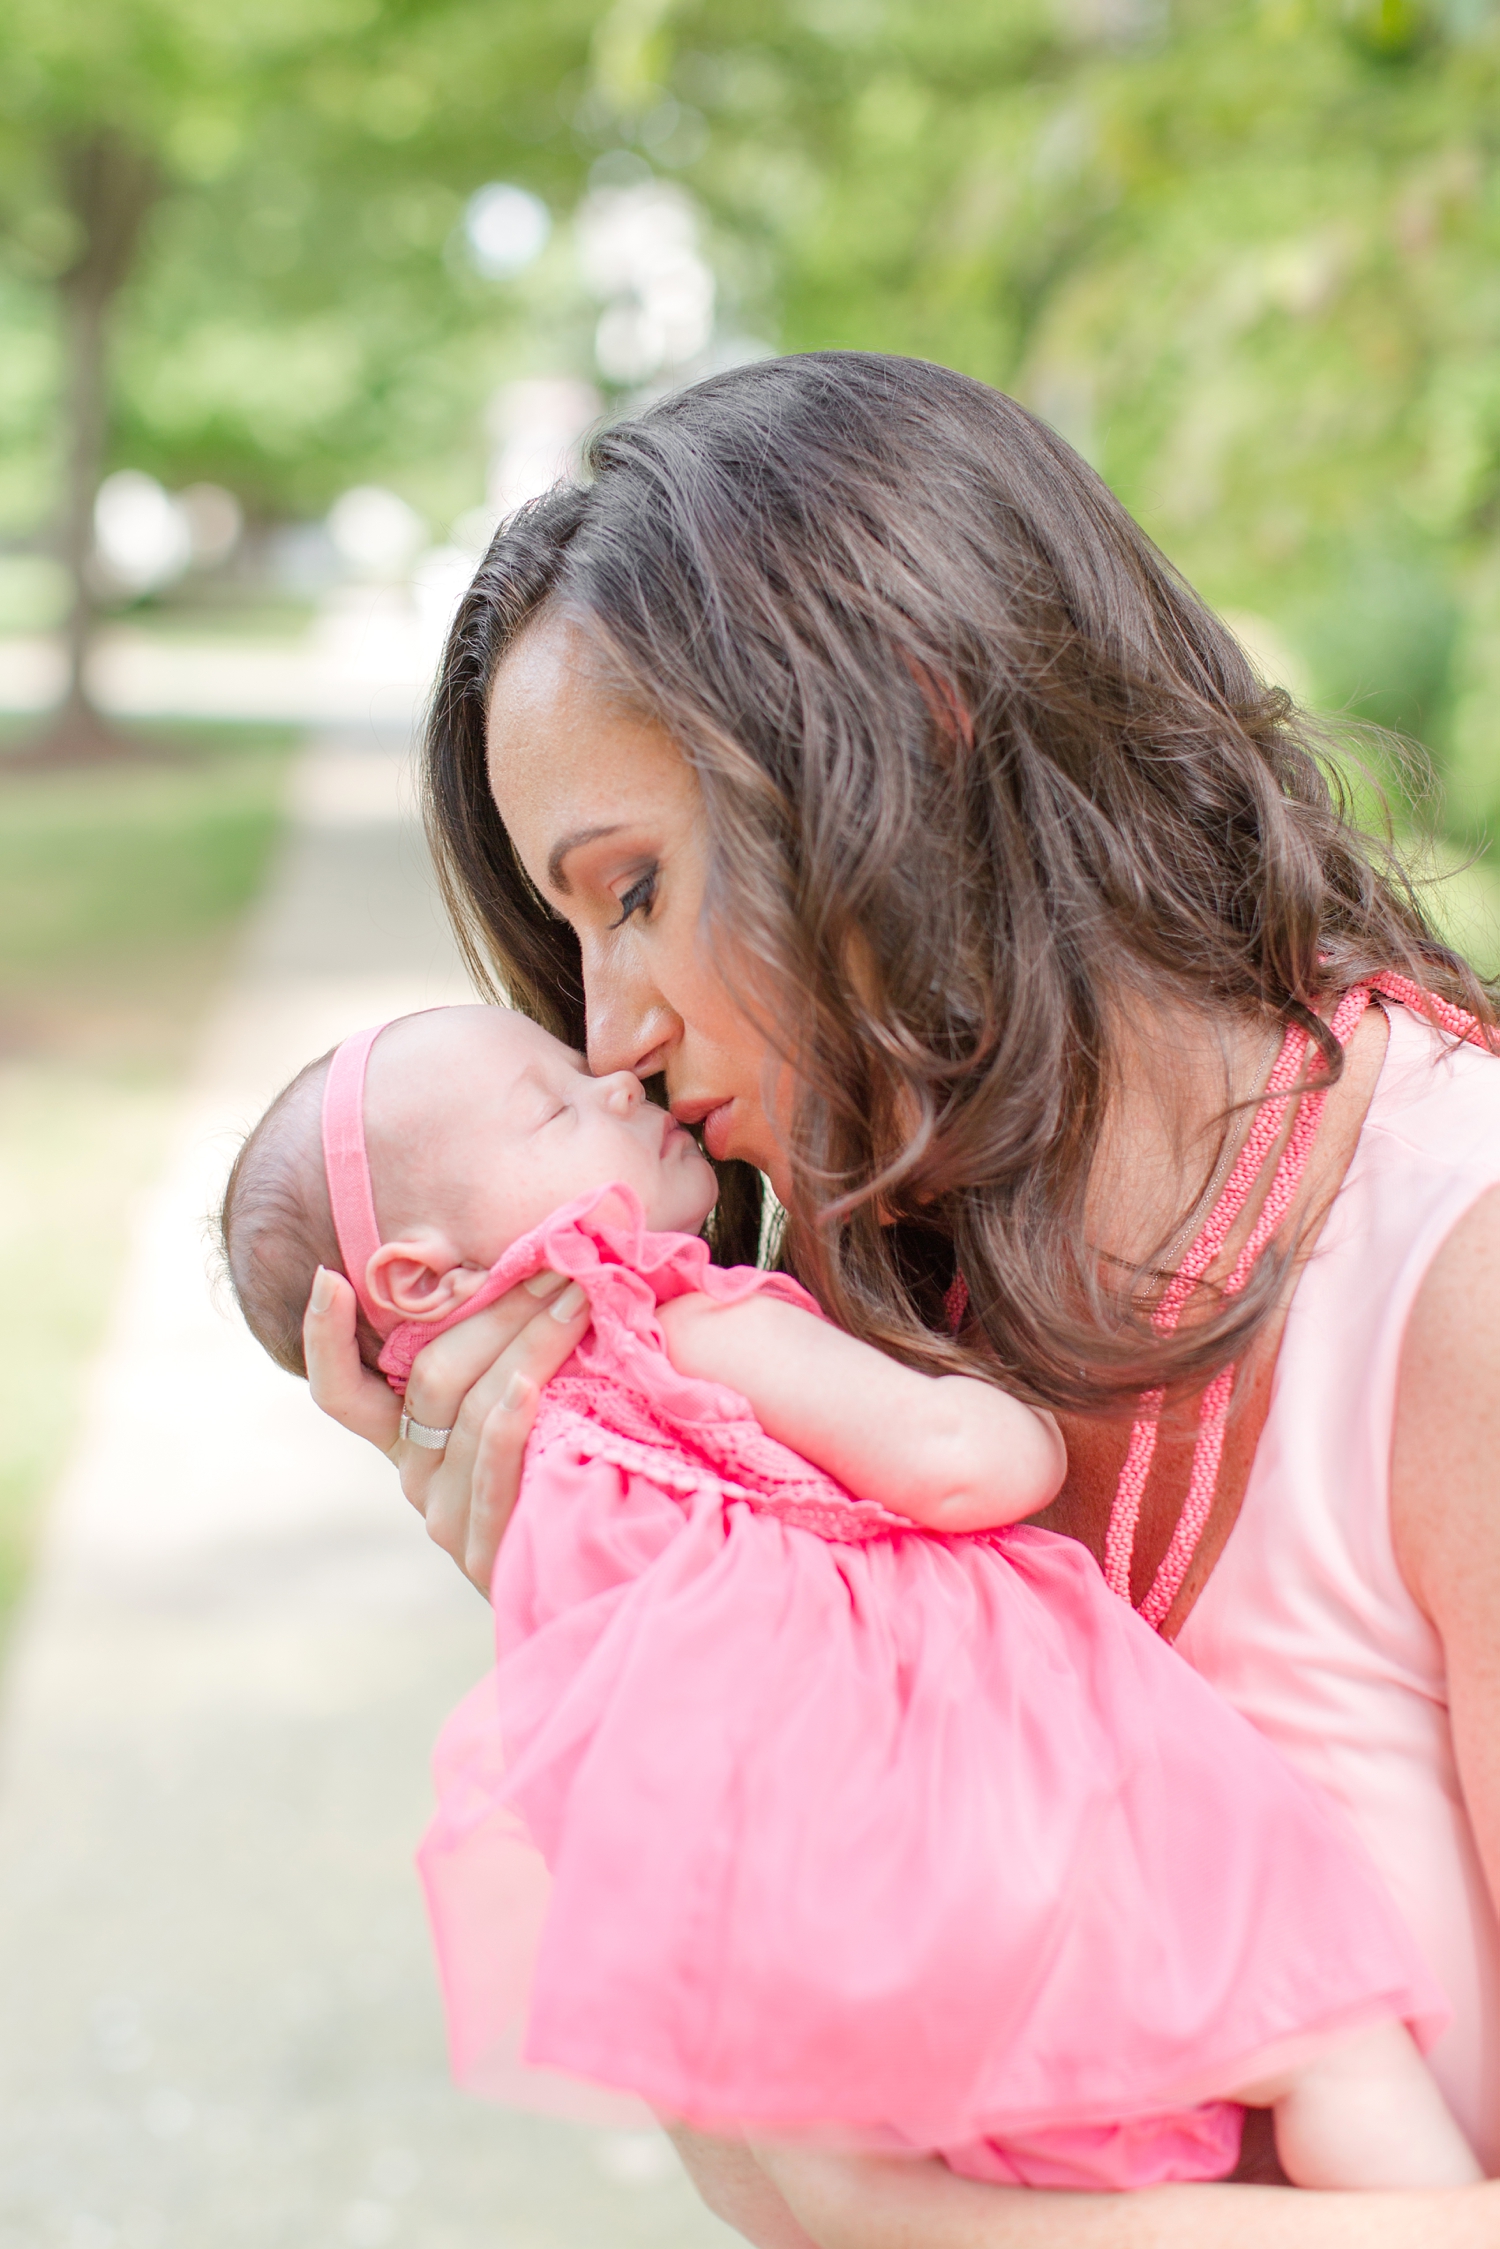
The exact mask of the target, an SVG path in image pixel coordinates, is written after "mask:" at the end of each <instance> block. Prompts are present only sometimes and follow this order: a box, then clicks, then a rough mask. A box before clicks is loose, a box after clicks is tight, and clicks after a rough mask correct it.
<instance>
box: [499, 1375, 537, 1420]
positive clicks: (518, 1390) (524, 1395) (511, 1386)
mask: <svg viewBox="0 0 1500 2249" xmlns="http://www.w3.org/2000/svg"><path fill="white" fill-rule="evenodd" d="M531 1392H532V1384H531V1383H529V1382H528V1381H527V1379H526V1377H525V1375H524V1374H513V1375H512V1376H511V1378H510V1380H509V1382H507V1384H506V1385H505V1395H504V1397H503V1398H502V1399H501V1400H500V1403H501V1405H502V1406H504V1408H505V1410H506V1412H507V1413H519V1412H520V1410H521V1408H522V1406H524V1405H525V1404H526V1402H527V1400H528V1399H529V1398H530V1396H531Z"/></svg>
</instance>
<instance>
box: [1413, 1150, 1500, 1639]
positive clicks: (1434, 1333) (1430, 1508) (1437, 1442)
mask: <svg viewBox="0 0 1500 2249" xmlns="http://www.w3.org/2000/svg"><path fill="white" fill-rule="evenodd" d="M1391 1520H1392V1529H1393V1532H1394V1535H1395V1540H1396V1551H1397V1556H1398V1559H1399V1560H1400V1563H1401V1567H1402V1571H1403V1573H1404V1575H1405V1576H1406V1579H1407V1582H1408V1584H1409V1585H1410V1587H1411V1591H1412V1593H1413V1595H1414V1597H1415V1598H1416V1600H1417V1601H1418V1602H1419V1603H1420V1604H1421V1606H1422V1607H1423V1608H1424V1609H1425V1610H1426V1612H1427V1614H1428V1615H1429V1616H1430V1617H1431V1618H1432V1619H1433V1621H1434V1623H1436V1624H1437V1625H1438V1626H1439V1629H1440V1630H1441V1629H1445V1625H1444V1618H1445V1616H1446V1615H1447V1614H1448V1613H1449V1612H1451V1611H1452V1610H1453V1608H1454V1605H1455V1603H1460V1602H1462V1603H1466V1602H1467V1601H1468V1600H1470V1599H1472V1597H1473V1593H1474V1590H1475V1588H1474V1586H1473V1583H1472V1580H1473V1579H1474V1575H1475V1572H1476V1570H1480V1571H1483V1570H1484V1569H1485V1568H1486V1565H1487V1562H1488V1559H1489V1557H1490V1553H1491V1549H1493V1563H1494V1568H1495V1571H1496V1580H1495V1591H1496V1594H1497V1596H1500V1187H1492V1188H1491V1189H1489V1191H1488V1192H1487V1193H1484V1194H1481V1195H1480V1196H1479V1197H1478V1199H1477V1200H1476V1201H1475V1202H1473V1203H1472V1204H1471V1205H1470V1206H1469V1208H1468V1210H1467V1211H1466V1212H1465V1213H1464V1215H1463V1217H1462V1218H1461V1219H1460V1220H1459V1221H1458V1223H1457V1224H1456V1225H1455V1226H1454V1227H1453V1229H1452V1231H1451V1232H1450V1233H1449V1235H1448V1237H1447V1239H1446V1240H1445V1241H1444V1243H1443V1245H1442V1247H1441V1248H1440V1249H1439V1251H1438V1253H1437V1255H1436V1257H1434V1259H1433V1261H1432V1263H1431V1265H1430V1266H1429V1267H1428V1269H1427V1273H1426V1275H1425V1277H1424V1279H1423V1282H1422V1286H1421V1288H1420V1289H1419V1290H1418V1292H1417V1297H1416V1301H1415V1303H1414V1304H1413V1306H1412V1310H1411V1316H1410V1318H1409V1320H1408V1322H1407V1327H1406V1336H1405V1341H1404V1343H1403V1346H1402V1352H1401V1370H1400V1377H1399V1381H1398V1385H1397V1391H1396V1420H1395V1430H1394V1435H1393V1441H1392V1458H1391ZM1497 1618H1500V1610H1493V1611H1491V1612H1490V1617H1489V1621H1490V1626H1491V1629H1492V1630H1493V1629H1494V1626H1495V1623H1496V1620H1497Z"/></svg>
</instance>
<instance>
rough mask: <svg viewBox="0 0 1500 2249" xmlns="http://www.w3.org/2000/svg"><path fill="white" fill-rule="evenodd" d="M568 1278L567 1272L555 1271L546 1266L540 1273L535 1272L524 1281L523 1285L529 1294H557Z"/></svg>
mask: <svg viewBox="0 0 1500 2249" xmlns="http://www.w3.org/2000/svg"><path fill="white" fill-rule="evenodd" d="M566 1278H567V1275H566V1274H564V1273H554V1272H553V1271H552V1268H551V1267H550V1266H544V1267H543V1268H542V1270H541V1272H540V1273H533V1274H532V1276H531V1279H530V1280H529V1281H523V1282H522V1283H521V1286H522V1288H523V1289H525V1291H526V1293H527V1295H528V1296H555V1295H556V1294H557V1291H558V1290H559V1289H560V1288H561V1287H562V1285H563V1282H564V1280H565V1279H566Z"/></svg>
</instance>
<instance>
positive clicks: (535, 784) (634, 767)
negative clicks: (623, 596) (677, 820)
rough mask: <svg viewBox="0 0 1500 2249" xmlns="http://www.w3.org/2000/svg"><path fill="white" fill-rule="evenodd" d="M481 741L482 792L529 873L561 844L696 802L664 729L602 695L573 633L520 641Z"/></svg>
mask: <svg viewBox="0 0 1500 2249" xmlns="http://www.w3.org/2000/svg"><path fill="white" fill-rule="evenodd" d="M487 732H488V750H489V775H490V787H491V790H492V792H493V794H494V798H495V802H496V804H497V806H498V807H499V810H500V815H501V818H502V819H503V820H504V822H505V825H506V827H507V828H508V829H510V831H511V833H512V835H513V836H514V838H515V841H516V843H517V845H518V847H519V848H520V850H521V852H522V854H523V856H524V857H525V858H526V860H527V863H528V866H529V865H530V863H531V861H532V859H533V858H536V859H537V860H538V862H539V864H540V865H542V866H545V864H546V861H547V860H548V858H549V857H550V856H551V854H552V852H553V851H554V850H555V848H556V846H557V844H558V842H559V840H560V839H561V838H563V837H564V836H566V835H569V834H572V833H575V832H579V831H582V830H586V829H597V828H606V827H611V826H624V825H626V824H632V823H636V822H639V821H641V820H642V819H647V818H650V817H653V816H659V815H661V814H663V813H675V812H677V811H678V810H680V808H681V807H682V805H683V804H684V803H685V802H687V801H690V800H691V799H692V798H693V797H694V796H695V795H696V783H695V782H694V779H693V775H692V771H691V768H690V767H689V766H688V764H687V761H686V759H685V758H684V757H683V755H682V753H681V751H680V750H679V749H678V747H677V745H676V743H675V742H674V741H673V740H672V737H671V736H670V735H669V734H668V733H667V731H666V729H665V728H664V727H662V726H659V725H658V724H657V723H656V722H655V721H654V720H652V719H649V718H645V717H643V716H642V715H641V714H640V713H639V712H636V711H632V710H629V709H627V708H626V707H625V706H624V705H623V704H622V703H621V702H620V700H619V699H618V698H617V697H616V696H613V695H610V694H607V693H606V692H605V691H604V690H603V689H602V688H601V686H600V684H599V680H598V676H597V669H596V666H595V665H594V664H593V662H592V661H591V660H590V657H589V655H588V652H587V650H586V648H585V647H584V646H583V645H582V636H581V635H580V633H579V631H578V628H577V627H576V626H570V625H567V624H564V623H561V622H558V623H552V622H546V623H542V624H538V625H536V626H534V627H532V629H531V630H530V631H529V632H527V633H524V634H523V635H522V636H521V638H520V640H519V641H518V642H517V643H516V645H515V647H514V648H512V649H511V650H510V652H509V653H508V654H507V656H506V657H505V660H504V662H503V663H502V664H501V665H500V667H499V669H498V670H497V672H496V674H495V683H494V687H493V688H492V690H491V694H490V706H489V724H488V730H487ZM533 872H535V869H533Z"/></svg>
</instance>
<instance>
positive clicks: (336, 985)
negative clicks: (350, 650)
mask: <svg viewBox="0 0 1500 2249" xmlns="http://www.w3.org/2000/svg"><path fill="white" fill-rule="evenodd" d="M400 767H401V760H400V759H399V758H398V757H396V756H395V755H393V754H392V753H391V752H390V751H389V750H385V751H382V750H380V749H379V748H377V747H375V746H373V745H372V744H371V743H370V742H369V741H368V740H366V739H363V738H346V739H344V740H342V741H337V740H324V741H322V742H320V743H318V744H316V745H315V746H314V748H313V750H312V751H311V752H310V753H309V756H308V758H307V759H306V760H305V761H304V763H303V765H302V767H301V768H300V770H299V771H298V773H297V775H296V777H295V781H294V791H295V805H296V815H295V818H294V821H293V824H292V827H291V829H290V832H289V835H288V839H287V843H286V847H285V849H284V852H283V855H282V859H281V863H280V866H279V869H278V872H277V874H276V877H275V880H274V882H273V884H272V886H271V889H270V891H269V893H268V895H267V897H266V899H265V901H264V904H263V907H262V909H261V911H260V913H259V915H258V917H257V919H256V922H255V925H254V927H253V928H252V930H251V931H250V933H249V936H248V940H247V944H246V948H245V953H244V957H243V962H242V966H241V970H240V973H239V975H238V977H237V978H236V980H235V982H234V985H233V988H232V989H231V990H230V992H229V993H228V994H227V996H226V999H225V1003H224V1005H223V1007H222V1009H221V1011H220V1013H219V1015H218V1017H217V1019H216V1021H215V1022H214V1024H213V1026H212V1028H211V1031H210V1034H209V1036H208V1039H207V1042H206V1046H205V1049H204V1053H203V1056H202V1060H201V1066H200V1068H199V1070H198V1072H197V1074H196V1077H195V1079H194V1082H193V1084H192V1086H191V1087H190V1089H189V1091H188V1093H187V1095H186V1096H185V1099H184V1105H183V1115H182V1119H181V1126H180V1130H179V1132H178V1135H177V1139H176V1145H175V1151H174V1154H173V1157H172V1160H171V1162H170V1165H169V1167H168V1170H167V1173H166V1175H165V1177H164V1178H163V1180H162V1181H161V1183H160V1186H159V1188H158V1189H157V1191H156V1192H155V1193H154V1194H153V1195H152V1196H151V1198H150V1199H149V1201H148V1203H147V1204H146V1206H145V1207H144V1208H143V1209H142V1211H141V1212H140V1215H139V1224H138V1228H137V1234H136V1243H135V1249H134V1253H133V1256H132V1261H131V1266H130V1271H129V1275H128V1278H127V1280H126V1282H125V1285H124V1288H123V1291H122V1294H121V1297H120V1301H119V1303H118V1306H117V1308H116V1312H115V1316H114V1320H113V1325H112V1329H111V1335H110V1340H109V1342H108V1344H107V1347H106V1349H105V1351H104V1353H103V1355H102V1358H101V1361H100V1364H99V1366H98V1368H97V1370H96V1377H95V1380H94V1383H93V1387H92V1395H91V1400H90V1405H89V1409H88V1412H87V1415H86V1417H85V1424H84V1426H83V1428H82V1429H81V1430H80V1432H79V1435H78V1441H77V1446H76V1449H75V1452H74V1456H73V1459H72V1462H71V1465H70V1467H69V1469H68V1471H67V1474H66V1476H65V1478H64V1482H63V1486H62V1489H61V1491H60V1494H59V1497H58V1502H57V1506H56V1508H55V1511H54V1514H53V1518H52V1521H51V1525H50V1531H49V1536H48V1539H47V1542H46V1546H45V1551H44V1557H43V1561H42V1565H41V1568H40V1571H39V1574H38V1579H37V1582H36V1586H35V1590H34V1593H33V1596H32V1598H31V1601H30V1604H29V1607H28V1610H27V1613H26V1615H25V1617H24V1620H23V1622H22V1625H21V1628H20V1631H19V1634H18V1640H17V1645H16V1648H15V1652H14V1656H13V1660H12V1662H11V1666H10V1671H9V1675H8V1680H7V1690H6V1698H5V1706H4V1719H3V1733H0V2249H383V2245H385V2244H391V2245H392V2249H403V2245H405V2244H411V2245H412V2249H635V2245H640V2249H646V2245H647V2244H649V2245H650V2249H712V2245H714V2244H718V2245H720V2249H724V2245H727V2244H729V2243H730V2242H731V2241H732V2240H733V2239H734V2238H735V2237H733V2236H731V2235H730V2234H729V2233H728V2232H727V2231H726V2230H725V2229H724V2228H722V2227H720V2226H719V2225H718V2224H717V2223H716V2222H715V2221H714V2220H712V2219H711V2218H710V2217H708V2215H707V2214H706V2213H705V2212H703V2211H702V2210H701V2209H700V2207H699V2205H698V2204H697V2202H696V2199H695V2198H694V2196H693V2194H692V2192H691V2189H690V2188H689V2187H688V2186H687V2183H686V2181H685V2180H684V2179H683V2178H682V2176H681V2173H680V2172H679V2170H678V2169H677V2166H676V2161H675V2158H674V2157H673V2156H672V2154H671V2151H670V2149H669V2148H668V2147H667V2144H666V2142H665V2141H664V2140H662V2139H661V2138H660V2137H659V2136H658V2135H656V2134H654V2133H646V2132H632V2133H601V2132H587V2131H582V2130H577V2129H573V2128H570V2127H566V2126H561V2125H556V2124H546V2123H542V2122H539V2121H535V2120H531V2119H526V2118H521V2117H516V2116H512V2115H509V2114H506V2113H503V2112H501V2111H498V2110H492V2109H487V2108H484V2107H482V2106H480V2105H479V2104H477V2103H474V2102H471V2101H468V2100H466V2099H465V2098H463V2097H462V2096H460V2095H458V2094H457V2093H455V2092H454V2091H453V2090H452V2089H451V2088H450V2086H449V2084H448V2081H447V2075H446V2068H445V2062H444V2056H443V2044H442V2025H441V2019H440V2013H439V2008H438V2003H437V1998H436V1992H435V1985H434V1978H433V1973H432V1968H431V1964H430V1959H429V1953H428V1942H427V1934H426V1928H425V1923H424V1919H423V1914H422V1907H421V1901H420V1896H419V1892H418V1887H417V1882H416V1877H415V1874H414V1872H413V1869H412V1864H411V1860H412V1851H413V1848H414V1846H415V1843H416V1840H417V1837H418V1835H419V1833H420V1831H421V1828H422V1826H423V1823H424V1821H425V1818H426V1815H427V1808H428V1802H429V1792H428V1780H427V1758H428V1752H429V1749H430V1746H431V1742H432V1738H433V1735H434V1734H435V1732H436V1730H437V1726H438V1724H439V1722H440V1720H441V1718H442V1716H443V1714H444V1712H445V1711H446V1710H447V1709H448V1708H449V1706H450V1705H451V1704H452V1703H453V1702H454V1701H455V1700H456V1699H457V1698H458V1696H459V1695H460V1694H461V1693H462V1692H463V1691H464V1689H465V1688H466V1687H467V1686H468V1685H469V1684H470V1682H471V1681H472V1680H473V1679H474V1678H475V1677H476V1676H477V1675H478V1674H479V1672H480V1671H481V1669H482V1668H483V1666H484V1665H485V1663H486V1661H487V1660H488V1647H489V1635H488V1612H487V1610H486V1609H485V1607H484V1604H483V1603H482V1602H481V1601H480V1600H479V1598H478V1596H477V1595H476V1594H474V1593H473V1592H472V1591H471V1590H470V1589H469V1588H468V1587H466V1586H465V1585H464V1583H463V1582H462V1580H461V1579H460V1578H459V1576H458V1574H457V1572H456V1571H455V1570H454V1569H453V1567H452V1565H451V1564H450V1563H449V1562H448V1561H447V1560H446V1559H445V1558H444V1557H443V1556H441V1555H440V1554H438V1553H437V1552H436V1550H435V1549H433V1548H432V1547H431V1546H430V1545H429V1544H428V1542H427V1541H426V1538H425V1536H424V1533H423V1531H422V1527H421V1524H420V1523H419V1522H418V1521H417V1519H416V1518H415V1516H413V1515H412V1514H411V1512H410V1510H409V1509H408V1508H407V1507H406V1506H405V1504H404V1502H403V1501H402V1499H401V1497H400V1494H399V1492H398V1490H397V1487H396V1484H395V1480H394V1477H393V1476H392V1474H391V1472H390V1471H389V1469H388V1468H387V1467H386V1466H385V1465H384V1463H382V1462H381V1461H380V1460H378V1459H377V1458H376V1456H375V1455H374V1454H373V1453H371V1452H368V1451H367V1450H366V1449H365V1448H362V1447H360V1446H358V1445H357V1444H355V1443H354V1442H353V1441H352V1440H350V1439H349V1438H347V1437H345V1436H344V1435H343V1433H342V1432H340V1431H339V1430H337V1429H335V1428H334V1427H333V1425H332V1424H331V1423H328V1422H326V1421H324V1420H323V1419H322V1417H321V1416H319V1415H318V1414H317V1413H316V1412H315V1410H314V1409H313V1407H312V1406H311V1404H310V1402H309V1400H308V1398H307V1396H306V1393H305V1390H304V1389H303V1387H302V1386H301V1385H300V1384H298V1383H295V1382H293V1381H291V1380H290V1379H288V1378H287V1377H285V1376H283V1375H280V1374H278V1373H277V1372H276V1370H275V1369H274V1368H272V1367H271V1366H270V1365H269V1363H268V1362H266V1361H265V1360H264V1359H263V1358H262V1356H261V1355H260V1353H259V1352H258V1351H257V1349H256V1348H255V1346H254V1345H253V1344H252V1343H251V1342H250V1341H249V1339H248V1337H247V1336H246V1335H245V1334H244V1332H243V1331H242V1329H241V1328H240V1327H239V1325H238V1322H237V1320H236V1319H235V1318H234V1317H233V1316H232V1315H231V1314H230V1313H229V1312H228V1311H227V1309H226V1308H224V1307H223V1306H216V1305H215V1303H214V1302H213V1300H212V1298H211V1295H210V1292H209V1288H208V1284H207V1280H206V1278H205V1274H206V1267H207V1255H206V1249H205V1233H204V1214H205V1213H206V1212H207V1211H208V1209H209V1208H210V1206H211V1204H212V1202H213V1200H214V1197H215V1194H216V1192H217V1189H218V1187H219V1185H220V1183H221V1181H222V1177H223V1173H224V1170H225V1168H226V1167H227V1163H228V1159H229V1155H230V1153H231V1151H232V1147H233V1144H234V1139H235V1135H236V1133H237V1131H238V1130H239V1129H240V1128H242V1127H243V1125H244V1124H246V1123H247V1122H248V1121H249V1120H250V1119H251V1118H252V1117H253V1116H254V1115H255V1113H256V1112H257V1110H258V1108H259V1107H260V1105H261V1103H262V1102H263V1100H264V1099H265V1098H266V1097H267V1096H268V1095H269V1093H270V1092H271V1091H273V1090H274V1088H275V1087H276V1086H277V1085H278V1084H280V1083H281V1082H282V1081H283V1080H284V1079H285V1078H286V1077H288V1076H289V1075H290V1074H291V1072H292V1071H293V1070H294V1069H295V1068H296V1067H297V1066H298V1065H299V1064H300V1063H301V1062H303V1061H304V1060H305V1059H306V1058H307V1057H308V1056H309V1055H311V1054H314V1053H316V1052H318V1051H319V1050H320V1049H321V1048H323V1047H325V1046H327V1045H328V1044H330V1043H331V1042H332V1041H333V1040H334V1039H335V1038H337V1037H339V1036H341V1035H343V1034H344V1033H346V1032H348V1031H350V1030H353V1029H356V1028H357V1027H358V1026H359V1025H360V1024H362V1023H365V1022H368V1021H371V1020H372V1019H376V1018H378V1017H379V1016H381V1015H385V1014H390V1013H393V1012H396V1011H398V1010H399V1009H401V1008H405V1007H413V1006H421V1005H424V1004H427V1003H428V1002H430V1001H432V1000H437V999H442V998H445V997H458V996H462V995H463V992H464V990H465V987H464V984H463V980H462V977H461V973H460V971H459V969H458V965H457V962H456V960H455V957H454V955H453V952H452V949H451V945H450V943H449V940H448V937H447V935H446V932H445V929H444V927H443V923H442V918H441V913H440V910H439V908H438V906H437V904H436V901H435V899H434V897H433V895H432V890H431V884H430V880H429V878H428V875H427V873H426V870H425V863H424V858H423V853H422V849H421V845H420V842H419V840H418V839H417V837H416V836H415V834H414V832H413V830H412V827H411V824H410V822H409V820H407V819H405V818H403V817H401V816H400V810H401V808H400V804H399V790H400Z"/></svg>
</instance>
